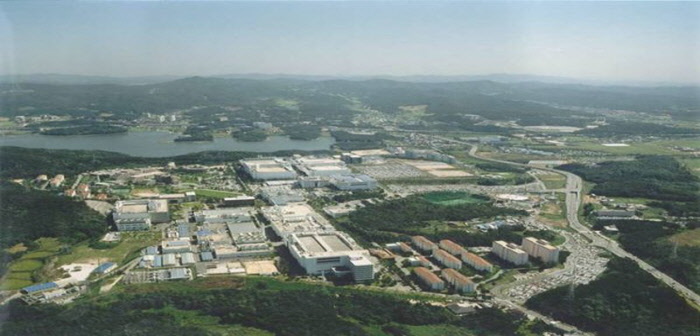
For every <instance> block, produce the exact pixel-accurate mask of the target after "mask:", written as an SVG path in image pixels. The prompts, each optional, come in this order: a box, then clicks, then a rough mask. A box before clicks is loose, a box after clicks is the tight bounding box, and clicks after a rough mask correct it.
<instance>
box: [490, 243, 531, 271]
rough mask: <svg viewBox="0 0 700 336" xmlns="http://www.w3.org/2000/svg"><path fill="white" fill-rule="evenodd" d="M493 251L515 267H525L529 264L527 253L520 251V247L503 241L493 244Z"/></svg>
mask: <svg viewBox="0 0 700 336" xmlns="http://www.w3.org/2000/svg"><path fill="white" fill-rule="evenodd" d="M491 251H492V252H493V253H494V254H495V255H497V256H498V257H499V258H501V259H503V260H505V261H508V262H510V263H513V264H515V265H524V264H527V262H528V256H527V252H525V251H523V250H521V249H520V246H518V245H516V244H513V243H506V242H504V241H502V240H497V241H494V242H493V245H492V246H491Z"/></svg>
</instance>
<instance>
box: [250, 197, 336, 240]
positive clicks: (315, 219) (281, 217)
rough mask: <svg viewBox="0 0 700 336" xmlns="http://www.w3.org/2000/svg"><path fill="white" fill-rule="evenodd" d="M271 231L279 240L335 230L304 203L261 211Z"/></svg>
mask: <svg viewBox="0 0 700 336" xmlns="http://www.w3.org/2000/svg"><path fill="white" fill-rule="evenodd" d="M261 212H262V214H263V216H264V217H265V219H266V220H267V221H268V222H270V224H271V225H272V229H273V231H274V232H275V233H276V234H277V235H278V236H279V237H281V238H286V237H287V236H289V235H290V234H292V233H304V232H330V231H335V228H334V227H333V225H331V223H329V222H328V220H327V219H326V218H324V217H323V216H321V215H319V214H318V213H316V212H315V211H314V209H313V208H311V206H309V205H308V204H306V203H293V204H288V205H284V206H271V207H266V208H263V209H262V210H261Z"/></svg>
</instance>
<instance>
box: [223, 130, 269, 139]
mask: <svg viewBox="0 0 700 336" xmlns="http://www.w3.org/2000/svg"><path fill="white" fill-rule="evenodd" d="M231 135H232V136H233V137H234V138H236V139H237V140H238V141H245V142H259V141H265V139H267V133H265V131H263V130H258V129H253V130H248V131H237V132H233V133H231Z"/></svg>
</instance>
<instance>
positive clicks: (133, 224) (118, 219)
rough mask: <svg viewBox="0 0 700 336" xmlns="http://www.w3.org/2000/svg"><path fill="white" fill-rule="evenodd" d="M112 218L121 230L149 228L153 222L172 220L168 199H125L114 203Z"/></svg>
mask: <svg viewBox="0 0 700 336" xmlns="http://www.w3.org/2000/svg"><path fill="white" fill-rule="evenodd" d="M112 219H113V220H114V224H115V225H116V226H117V229H118V230H119V231H138V230H148V229H150V228H151V224H152V223H167V222H169V221H170V211H169V210H168V201H167V200H125V201H117V202H116V203H115V205H114V212H113V213H112Z"/></svg>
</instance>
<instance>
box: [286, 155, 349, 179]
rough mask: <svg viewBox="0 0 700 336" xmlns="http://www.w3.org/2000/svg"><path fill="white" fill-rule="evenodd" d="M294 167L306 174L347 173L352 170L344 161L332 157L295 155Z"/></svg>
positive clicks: (330, 174)
mask: <svg viewBox="0 0 700 336" xmlns="http://www.w3.org/2000/svg"><path fill="white" fill-rule="evenodd" d="M292 162H293V164H294V167H296V169H298V170H299V171H300V172H302V173H304V175H306V176H334V175H349V174H352V171H350V169H349V168H348V167H347V166H346V165H345V162H343V161H341V160H338V159H334V158H316V157H295V158H294V159H293V160H292Z"/></svg>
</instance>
